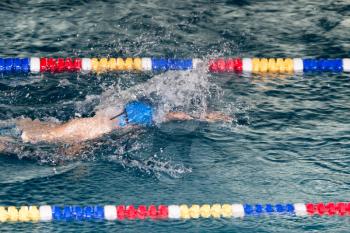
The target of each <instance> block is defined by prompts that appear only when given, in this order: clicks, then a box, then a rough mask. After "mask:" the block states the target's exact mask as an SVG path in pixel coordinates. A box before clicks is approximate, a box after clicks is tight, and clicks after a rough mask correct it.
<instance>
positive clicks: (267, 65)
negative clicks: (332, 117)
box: [0, 57, 350, 74]
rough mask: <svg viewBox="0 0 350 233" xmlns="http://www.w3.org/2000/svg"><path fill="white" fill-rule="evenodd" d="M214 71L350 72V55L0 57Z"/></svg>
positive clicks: (62, 65) (109, 67) (92, 66)
mask: <svg viewBox="0 0 350 233" xmlns="http://www.w3.org/2000/svg"><path fill="white" fill-rule="evenodd" d="M201 64H202V65H203V66H204V67H207V70H208V71H209V72H212V73H231V72H236V73H241V72H245V73H256V74H259V73H300V72H350V58H343V59H302V58H218V59H212V60H209V61H204V60H201V59H198V58H195V59H165V58H70V57H68V58H45V57H44V58H38V57H31V58H0V73H3V74H17V73H33V74H35V73H45V72H50V73H62V72H83V73H88V72H94V73H105V72H120V71H129V72H130V71H133V72H147V71H148V72H151V71H155V72H161V71H167V70H193V69H197V68H198V67H199V65H201Z"/></svg>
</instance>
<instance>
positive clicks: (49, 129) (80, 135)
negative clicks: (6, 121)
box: [18, 116, 116, 143]
mask: <svg viewBox="0 0 350 233" xmlns="http://www.w3.org/2000/svg"><path fill="white" fill-rule="evenodd" d="M115 124H116V123H115V120H114V121H112V120H110V119H109V118H108V117H104V116H94V117H90V118H77V119H73V120H70V121H68V122H67V123H63V124H55V123H47V122H41V121H38V120H34V121H32V120H28V119H23V120H21V121H19V122H18V127H19V128H20V129H21V130H22V131H23V132H22V140H23V141H25V142H32V143H35V142H40V141H45V142H81V141H86V140H91V139H94V138H98V137H100V136H102V135H104V134H107V133H110V132H111V131H113V130H114V129H115Z"/></svg>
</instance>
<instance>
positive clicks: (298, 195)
mask: <svg viewBox="0 0 350 233" xmlns="http://www.w3.org/2000/svg"><path fill="white" fill-rule="evenodd" d="M349 9H350V5H349V3H348V2H347V1H315V0H314V1H305V0H303V1H287V0H282V1H271V0H269V1H250V0H240V1H199V0H191V1H156V0H150V1H135V0H129V1H121V2H119V1H89V0H80V1H68V0H60V1H54V0H48V1H40V0H27V1H24V0H19V1H1V2H0V32H1V36H0V38H1V40H0V41H1V47H0V54H1V57H33V56H37V57H50V56H52V57H106V56H110V57H137V56H140V57H151V56H152V57H175V58H193V57H199V58H203V59H209V58H211V57H236V56H237V57H324V58H343V57H349V49H350V43H349V38H350V18H349V15H350V13H349ZM130 88H131V89H130ZM135 94H137V95H140V96H148V97H149V98H151V99H152V100H153V101H155V102H157V103H158V105H159V106H160V107H161V108H163V109H170V108H174V107H175V108H177V109H181V110H184V111H192V112H195V113H200V112H201V111H203V109H210V110H216V111H224V112H225V113H227V114H229V115H231V116H232V117H234V120H233V122H231V123H203V122H196V121H189V122H171V123H165V124H158V125H157V127H151V128H147V129H142V130H137V131H135V132H131V133H126V134H122V133H118V132H116V133H113V134H111V135H106V136H105V137H103V138H101V139H99V140H96V141H94V142H91V143H87V144H86V145H85V146H84V151H83V152H82V153H80V154H79V156H78V157H77V158H72V157H66V156H64V152H63V151H64V149H65V145H50V144H45V143H41V144H39V145H27V144H21V146H20V147H16V148H14V150H13V151H14V153H2V154H0V155H1V157H0V162H1V164H0V200H1V203H0V204H1V205H16V206H20V205H31V204H35V205H43V204H52V205H53V204H58V205H63V204H67V205H76V204H79V205H97V204H100V205H106V204H125V205H129V204H133V205H136V206H137V205H140V204H146V205H150V204H157V205H159V204H166V205H171V204H182V203H185V204H189V205H190V204H196V203H198V204H205V203H210V204H214V203H252V204H255V203H297V202H302V203H307V202H315V203H317V202H328V201H330V202H338V201H349V200H350V183H349V181H350V179H349V178H350V172H349V165H350V157H349V155H350V153H349V149H350V144H349V142H350V106H349V102H350V76H349V75H348V74H346V73H322V74H321V73H307V74H301V75H268V74H266V75H245V74H243V75H239V74H234V73H233V74H207V73H206V72H205V70H198V71H169V72H165V73H128V72H125V73H114V74H111V73H109V74H68V73H63V74H50V73H46V74H39V75H29V76H25V75H3V76H2V77H0V125H1V124H7V123H8V122H11V121H12V120H13V119H15V118H18V117H24V116H26V117H31V118H33V119H34V118H38V119H41V120H53V121H62V122H63V121H67V120H69V119H72V118H74V117H81V116H83V117H87V116H91V115H93V113H94V111H95V110H96V109H99V108H103V107H107V106H111V105H113V104H116V103H115V102H117V99H119V98H126V97H131V96H133V95H135ZM349 223H350V218H348V217H307V218H299V217H294V216H275V217H273V216H271V217H268V216H266V217H254V216H251V217H246V218H244V219H197V220H189V221H185V220H179V221H154V220H146V221H123V222H121V221H114V222H108V221H100V222H99V221H97V222H50V223H36V224H33V223H4V224H1V226H0V231H1V232H19V231H23V232H117V231H121V232H169V231H171V232H318V231H322V232H349Z"/></svg>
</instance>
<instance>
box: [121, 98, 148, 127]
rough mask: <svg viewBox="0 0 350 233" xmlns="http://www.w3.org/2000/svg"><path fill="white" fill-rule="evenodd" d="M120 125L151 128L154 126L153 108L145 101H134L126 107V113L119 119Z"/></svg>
mask: <svg viewBox="0 0 350 233" xmlns="http://www.w3.org/2000/svg"><path fill="white" fill-rule="evenodd" d="M117 119H118V125H119V126H121V127H123V126H126V125H127V124H131V125H141V126H150V125H152V124H153V108H152V106H151V105H150V104H148V103H146V102H143V101H133V102H130V103H128V104H126V106H125V110H124V113H123V114H121V115H119V116H118V117H117Z"/></svg>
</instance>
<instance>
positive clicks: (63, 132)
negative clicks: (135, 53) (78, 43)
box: [0, 100, 232, 151]
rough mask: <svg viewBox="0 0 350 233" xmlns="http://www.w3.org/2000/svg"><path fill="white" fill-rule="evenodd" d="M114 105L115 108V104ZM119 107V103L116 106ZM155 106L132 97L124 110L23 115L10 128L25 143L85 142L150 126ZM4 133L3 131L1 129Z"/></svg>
mask: <svg viewBox="0 0 350 233" xmlns="http://www.w3.org/2000/svg"><path fill="white" fill-rule="evenodd" d="M112 109H114V108H112ZM115 109H117V107H115ZM155 112H156V109H155V108H154V107H153V106H152V105H151V104H150V103H148V102H147V101H140V100H136V101H130V102H128V103H126V104H125V106H124V109H123V110H122V111H119V112H117V110H112V111H111V108H108V109H104V110H99V111H98V112H96V114H95V116H93V117H89V118H75V119H72V120H70V121H68V122H66V123H53V122H47V121H39V120H37V119H36V120H31V119H28V118H25V119H20V120H17V121H16V122H15V124H14V125H13V126H12V128H11V129H9V130H8V131H12V132H15V133H11V134H12V135H11V136H12V137H14V135H16V136H17V137H19V138H20V139H21V140H22V141H23V142H25V143H31V144H35V143H40V142H47V143H70V144H74V143H82V142H84V141H89V140H93V139H97V138H99V137H102V136H103V135H106V134H109V133H111V132H113V131H117V130H123V129H132V128H138V127H149V126H153V125H154V124H155V121H154V120H155V119H154V118H155V116H154V114H155ZM163 118H164V119H162V122H167V121H187V120H198V121H205V122H215V121H223V122H230V121H232V118H231V117H230V116H227V115H225V114H223V113H220V112H210V113H206V114H202V115H201V116H200V117H194V116H191V115H190V114H187V113H185V112H175V111H174V112H167V113H166V114H164V117H163ZM0 134H1V131H0ZM8 141H10V138H9V137H8V135H6V136H2V137H0V151H1V149H3V150H4V149H5V147H6V142H8Z"/></svg>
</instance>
